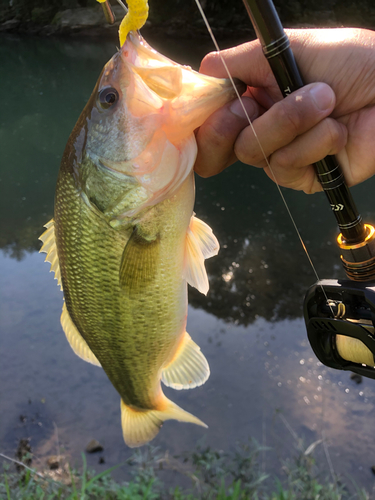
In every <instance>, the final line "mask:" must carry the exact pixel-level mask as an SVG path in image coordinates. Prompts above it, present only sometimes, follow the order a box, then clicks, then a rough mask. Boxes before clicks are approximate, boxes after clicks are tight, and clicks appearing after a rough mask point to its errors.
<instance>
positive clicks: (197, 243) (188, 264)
mask: <svg viewBox="0 0 375 500" xmlns="http://www.w3.org/2000/svg"><path fill="white" fill-rule="evenodd" d="M219 248H220V245H219V242H218V241H217V239H216V236H215V235H214V234H213V232H212V229H211V228H210V227H209V226H208V225H207V224H206V223H205V222H203V221H201V220H200V219H197V217H195V216H194V215H193V216H192V218H191V220H190V224H189V227H188V230H187V233H186V246H185V269H184V274H183V277H184V278H185V279H186V281H187V282H188V283H189V284H190V285H191V286H193V287H195V288H196V289H197V290H199V291H200V292H201V293H204V294H205V295H207V292H208V288H209V284H208V277H207V272H206V268H205V267H204V260H205V259H208V258H210V257H213V256H214V255H217V253H218V251H219Z"/></svg>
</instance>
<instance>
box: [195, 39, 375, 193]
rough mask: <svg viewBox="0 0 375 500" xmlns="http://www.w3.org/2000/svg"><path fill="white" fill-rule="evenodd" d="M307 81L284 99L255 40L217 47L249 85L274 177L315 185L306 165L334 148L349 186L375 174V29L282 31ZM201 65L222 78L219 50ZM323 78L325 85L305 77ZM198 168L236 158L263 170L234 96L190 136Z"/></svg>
mask: <svg viewBox="0 0 375 500" xmlns="http://www.w3.org/2000/svg"><path fill="white" fill-rule="evenodd" d="M287 34H288V36H289V39H290V42H291V47H292V50H293V52H294V55H295V58H296V61H297V64H298V66H299V69H300V71H301V75H302V78H303V79H304V81H305V83H307V84H308V85H306V86H305V87H303V88H302V89H299V90H297V91H296V92H293V93H292V94H291V95H289V96H287V97H286V98H285V99H283V98H282V95H281V92H280V91H279V89H278V87H277V84H276V81H275V79H274V77H273V75H272V73H271V70H270V68H269V65H268V62H267V60H266V58H265V57H264V55H263V53H262V49H261V47H260V44H259V42H258V41H257V40H256V41H253V42H249V43H246V44H244V45H240V46H238V47H234V48H232V49H228V50H225V51H222V55H223V57H224V59H225V62H226V64H227V66H228V68H229V71H230V73H231V75H232V76H233V77H236V78H239V79H240V80H242V81H244V82H245V83H247V85H248V90H247V91H246V93H245V94H244V97H243V98H242V100H243V102H244V105H245V107H246V109H247V112H248V115H249V117H250V119H251V120H252V122H253V126H254V129H255V131H256V134H257V136H258V138H259V141H260V143H261V145H262V148H263V150H264V152H265V155H266V156H267V157H268V161H269V163H270V165H271V168H272V171H273V172H274V175H275V177H276V179H277V182H278V183H279V184H280V185H282V186H285V187H290V188H293V189H297V190H303V191H304V192H305V193H314V192H316V191H321V186H320V184H319V182H318V180H317V177H316V174H315V171H314V168H313V166H312V163H314V162H317V161H319V160H321V159H322V158H324V157H325V156H327V155H328V154H336V156H337V158H338V161H339V163H340V165H341V167H342V170H343V172H344V176H345V179H346V182H347V184H348V185H349V186H351V185H355V184H358V183H359V182H362V181H364V180H365V179H368V178H369V177H371V176H372V175H373V174H374V173H375V140H374V134H375V50H374V48H373V47H374V45H375V32H373V31H369V30H362V29H324V30H287ZM200 71H201V72H202V73H206V74H208V75H212V76H216V77H226V76H227V74H226V71H225V68H224V66H223V64H222V61H221V59H220V57H219V55H218V53H211V54H208V55H207V56H206V57H205V58H204V59H203V61H202V64H201V68H200ZM311 82H325V83H311ZM196 137H197V142H198V156H197V160H196V163H195V170H196V172H197V173H198V174H199V175H201V176H202V177H210V176H211V175H215V174H217V173H219V172H221V171H222V170H224V169H225V168H227V167H228V166H229V165H231V164H232V163H234V162H235V161H236V160H237V159H238V160H241V161H242V162H243V163H247V164H249V165H254V166H257V167H262V168H264V170H265V172H266V173H267V175H268V176H269V177H271V178H273V176H272V173H271V172H270V171H269V167H268V166H267V164H266V162H265V160H264V156H263V153H262V151H261V148H260V147H259V144H258V141H257V139H256V138H255V136H254V133H253V131H252V129H251V127H250V126H249V123H248V121H247V119H246V117H245V115H244V112H243V110H242V108H241V106H240V103H239V102H238V101H234V102H232V103H230V104H229V105H226V106H224V107H223V108H221V109H220V110H218V111H216V112H215V113H214V114H213V115H211V117H210V118H208V120H206V122H205V123H204V124H203V125H202V126H201V127H200V128H199V130H198V131H197V134H196Z"/></svg>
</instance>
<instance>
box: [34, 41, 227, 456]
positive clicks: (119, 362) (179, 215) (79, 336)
mask: <svg viewBox="0 0 375 500" xmlns="http://www.w3.org/2000/svg"><path fill="white" fill-rule="evenodd" d="M233 96H234V91H233V89H232V87H231V85H230V83H228V82H227V81H226V80H221V79H220V80H219V79H215V78H211V77H207V76H204V75H199V74H198V73H195V72H194V71H192V70H191V69H190V68H187V67H184V66H180V65H178V64H176V63H174V62H173V61H170V60H169V59H167V58H165V57H164V56H162V55H160V54H158V53H157V52H155V51H154V50H153V49H151V48H150V47H149V46H148V45H147V44H146V43H145V42H144V41H143V40H142V39H141V38H140V37H139V36H138V35H137V34H135V33H131V34H130V35H129V36H128V38H127V41H126V42H125V44H124V45H123V47H122V49H121V50H120V51H119V52H118V53H117V54H115V56H114V57H113V58H112V59H111V60H110V61H109V62H108V63H107V65H106V66H105V67H104V69H103V72H102V74H101V76H100V78H99V80H98V83H97V85H96V87H95V89H94V91H93V94H92V95H91V97H90V100H89V102H88V103H87V105H86V107H85V109H84V111H83V112H82V115H81V116H80V118H79V120H78V122H77V124H76V126H75V128H74V130H73V132H72V134H71V136H70V138H69V141H68V144H67V146H66V149H65V151H64V155H63V158H62V162H61V167H60V171H59V176H58V181H57V187H56V197H55V212H54V219H53V220H52V221H51V222H49V223H48V224H47V225H46V227H47V230H46V231H45V233H44V234H43V235H42V236H41V240H42V241H43V246H42V249H41V251H42V252H46V253H47V257H46V260H48V261H49V262H51V264H52V265H51V270H53V271H54V272H55V277H56V278H57V279H58V282H59V284H60V285H61V287H62V289H63V292H64V306H63V312H62V316H61V323H62V326H63V329H64V331H65V334H66V336H67V339H68V341H69V343H70V345H71V346H72V348H73V350H74V352H75V353H76V354H77V355H78V356H80V357H81V358H83V359H85V360H86V361H89V362H91V363H93V364H96V365H99V366H100V365H101V366H102V367H103V369H104V370H105V372H106V374H107V376H108V378H109V379H110V381H111V382H112V384H113V386H114V387H115V388H116V390H117V391H118V393H119V394H120V396H121V411H122V427H123V434H124V439H125V442H126V443H127V444H128V445H129V446H132V447H134V446H140V445H142V444H144V443H146V442H148V441H150V440H151V439H152V438H153V437H154V436H155V435H156V434H157V432H158V431H159V429H160V427H161V425H162V423H163V422H164V421H165V420H168V419H176V420H180V421H185V422H192V423H196V424H198V425H203V426H204V425H205V424H203V422H201V421H200V420H199V419H198V418H196V417H194V416H193V415H191V414H190V413H187V412H186V411H184V410H182V409H181V408H180V407H178V406H177V405H175V404H174V403H173V402H172V401H170V400H169V399H167V398H166V397H165V396H164V394H163V392H162V389H161V383H160V382H161V380H162V381H163V382H164V383H165V384H166V385H168V386H170V387H173V388H175V389H187V388H193V387H197V386H199V385H202V384H203V383H204V382H205V381H206V380H207V378H208V376H209V366H208V363H207V361H206V359H205V357H204V356H203V354H202V353H201V351H200V349H199V347H198V346H197V345H196V344H195V343H194V342H193V341H192V340H191V338H190V336H189V334H188V333H187V332H186V317H187V283H190V284H191V285H192V286H195V287H196V288H198V289H199V290H200V291H201V292H203V293H207V291H208V280H207V274H206V271H205V268H204V259H205V258H208V257H211V256H212V255H215V254H216V253H217V252H218V248H219V245H218V242H217V240H216V238H215V236H214V235H213V234H212V231H211V229H210V228H209V227H208V226H207V225H206V224H205V223H203V222H202V221H200V220H199V219H197V218H196V217H195V216H194V215H193V205H194V177H193V172H192V168H193V165H194V161H195V157H196V152H197V147H196V142H195V138H194V129H196V128H197V127H198V126H199V125H201V124H202V123H203V121H204V120H205V119H206V118H207V117H208V116H209V115H210V114H211V113H212V112H213V111H214V110H216V109H217V108H218V107H220V106H221V105H223V104H224V103H225V102H227V101H229V100H230V99H232V98H233Z"/></svg>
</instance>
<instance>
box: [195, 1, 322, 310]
mask: <svg viewBox="0 0 375 500" xmlns="http://www.w3.org/2000/svg"><path fill="white" fill-rule="evenodd" d="M195 3H196V4H197V7H198V10H199V12H200V14H201V16H202V18H203V21H204V23H205V25H206V28H207V31H208V32H209V34H210V36H211V38H212V41H213V43H214V45H215V48H216V50H217V52H218V54H219V56H220V59H221V61H222V63H223V66H224V68H225V71H226V72H227V75H228V78H229V80H230V81H231V83H232V85H233V88H234V90H235V92H236V95H237V98H238V100H239V101H240V103H241V106H242V109H243V111H244V113H245V116H246V119H247V121H248V122H249V125H250V127H251V130H252V131H253V134H254V136H255V138H256V141H257V143H258V145H259V148H260V150H261V152H262V155H263V157H264V160H265V162H266V164H267V167H268V168H269V171H270V172H271V175H272V178H273V180H274V182H275V184H276V187H277V189H278V191H279V193H280V196H281V199H282V200H283V203H284V205H285V208H286V211H287V212H288V214H289V217H290V220H291V221H292V224H293V226H294V229H295V231H296V233H297V236H298V238H299V240H300V242H301V245H302V248H303V249H304V251H305V254H306V256H307V258H308V261H309V262H310V266H311V268H312V270H313V272H314V274H315V277H316V279H317V281H319V276H318V273H317V271H316V269H315V266H314V264H313V261H312V260H311V257H310V254H309V252H308V251H307V248H306V245H305V243H304V241H303V239H302V236H301V233H300V232H299V230H298V227H297V224H296V222H295V220H294V218H293V215H292V213H291V211H290V209H289V206H288V204H287V202H286V200H285V198H284V195H283V193H282V191H281V188H280V186H279V183H278V182H277V179H276V176H275V173H274V171H273V170H272V167H271V165H270V162H269V161H268V158H267V156H266V153H265V152H264V149H263V147H262V144H261V142H260V140H259V137H258V135H257V133H256V131H255V129H254V126H253V124H252V121H251V120H250V117H249V115H248V113H247V111H246V108H245V106H244V103H243V102H242V100H241V96H240V94H239V92H238V90H237V88H236V85H235V83H234V81H233V78H232V75H231V74H230V71H229V69H228V66H227V64H226V62H225V60H224V57H223V56H222V54H221V50H220V48H219V45H218V43H217V41H216V38H215V35H214V34H213V31H212V29H211V26H210V24H209V22H208V20H207V17H206V14H205V13H204V11H203V9H202V6H201V4H200V2H199V0H195ZM323 293H324V295H325V298H326V300H327V302H328V297H327V296H326V293H325V291H324V289H323Z"/></svg>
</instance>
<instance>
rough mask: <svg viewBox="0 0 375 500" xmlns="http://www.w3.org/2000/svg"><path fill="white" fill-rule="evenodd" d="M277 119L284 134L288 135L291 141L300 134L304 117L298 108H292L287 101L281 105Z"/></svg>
mask: <svg viewBox="0 0 375 500" xmlns="http://www.w3.org/2000/svg"><path fill="white" fill-rule="evenodd" d="M276 119H277V122H278V123H279V124H280V127H282V129H283V130H284V134H287V135H288V137H289V138H290V139H291V140H292V139H294V138H295V137H296V136H297V135H298V134H299V133H300V131H301V123H302V116H301V112H300V110H299V109H298V107H295V106H294V107H292V106H290V105H289V104H287V103H286V102H285V101H284V102H282V103H280V106H279V107H278V110H277V115H276Z"/></svg>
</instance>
